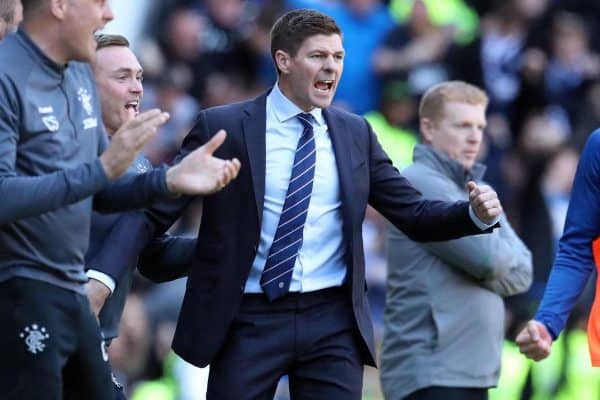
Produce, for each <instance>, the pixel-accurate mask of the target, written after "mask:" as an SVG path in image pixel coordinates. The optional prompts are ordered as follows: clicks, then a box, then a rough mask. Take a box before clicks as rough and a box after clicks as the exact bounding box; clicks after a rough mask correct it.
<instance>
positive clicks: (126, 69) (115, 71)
mask: <svg viewBox="0 0 600 400" xmlns="http://www.w3.org/2000/svg"><path fill="white" fill-rule="evenodd" d="M134 71H135V70H134V69H133V68H125V67H123V68H118V69H116V70H114V71H113V74H118V73H121V72H127V73H129V72H134ZM142 73H144V69H143V68H140V69H139V71H137V72H136V75H137V74H142Z"/></svg>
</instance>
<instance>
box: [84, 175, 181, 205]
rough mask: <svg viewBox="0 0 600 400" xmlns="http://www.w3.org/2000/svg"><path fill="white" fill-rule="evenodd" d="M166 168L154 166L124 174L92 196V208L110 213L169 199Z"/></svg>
mask: <svg viewBox="0 0 600 400" xmlns="http://www.w3.org/2000/svg"><path fill="white" fill-rule="evenodd" d="M166 172H167V168H166V167H163V168H156V169H153V170H150V171H149V172H146V173H144V174H126V175H124V176H122V177H121V178H119V179H117V180H116V181H114V182H111V183H110V184H109V185H107V186H106V188H105V189H104V190H102V191H101V192H99V193H97V194H96V195H95V196H94V210H96V211H99V212H103V213H111V212H118V211H127V210H132V209H136V208H142V207H146V206H150V205H152V203H153V202H154V201H157V200H162V199H165V200H167V199H169V198H171V196H172V195H171V193H170V192H169V189H168V187H167V179H166Z"/></svg>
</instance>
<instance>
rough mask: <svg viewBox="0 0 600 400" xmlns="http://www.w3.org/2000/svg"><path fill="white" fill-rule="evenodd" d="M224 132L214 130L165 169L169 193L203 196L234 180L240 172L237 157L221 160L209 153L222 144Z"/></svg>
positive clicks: (224, 136)
mask: <svg viewBox="0 0 600 400" xmlns="http://www.w3.org/2000/svg"><path fill="white" fill-rule="evenodd" d="M226 136H227V134H226V133H225V131H224V130H220V131H219V132H217V134H216V135H215V136H213V137H212V138H211V139H210V140H209V141H208V142H206V143H205V144H204V145H203V146H201V147H199V148H197V149H196V150H194V151H193V152H191V153H190V154H188V155H187V156H185V157H184V158H183V160H181V162H179V163H178V164H177V165H175V166H173V167H171V168H169V170H168V171H167V186H168V187H169V190H170V191H171V193H173V194H189V195H207V194H211V193H215V192H217V191H219V190H221V189H223V188H224V187H225V186H227V185H228V184H229V182H231V181H232V180H234V179H235V178H236V177H237V175H238V173H239V171H240V161H239V160H238V159H237V158H234V159H232V160H222V159H220V158H217V157H214V156H213V153H214V152H215V151H216V150H217V149H218V148H219V146H221V145H222V144H223V142H224V141H225V138H226Z"/></svg>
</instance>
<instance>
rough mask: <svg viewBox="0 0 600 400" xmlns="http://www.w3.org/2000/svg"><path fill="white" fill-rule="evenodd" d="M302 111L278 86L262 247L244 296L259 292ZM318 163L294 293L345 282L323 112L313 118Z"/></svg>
mask: <svg viewBox="0 0 600 400" xmlns="http://www.w3.org/2000/svg"><path fill="white" fill-rule="evenodd" d="M302 112H303V111H302V110H301V109H300V108H298V106H296V105H295V104H294V103H292V102H291V101H290V100H289V99H288V98H286V97H285V96H284V95H283V93H281V90H279V86H278V85H277V84H276V85H275V86H274V88H273V90H272V91H271V93H269V95H268V96H267V115H266V118H267V121H266V122H267V125H266V127H267V130H266V133H265V134H266V168H265V171H266V175H265V199H264V207H263V215H262V225H261V232H260V243H259V246H258V251H257V254H256V258H255V259H254V262H253V264H252V269H251V271H250V276H249V278H248V280H247V282H246V287H245V292H246V293H259V292H262V288H261V287H260V276H261V274H262V271H263V268H264V266H265V263H266V260H267V257H268V255H269V249H270V248H271V243H272V242H273V237H274V236H275V232H276V230H277V225H278V223H279V216H280V215H281V210H282V208H283V203H284V200H285V197H286V193H287V188H288V184H289V180H290V176H291V174H292V164H293V162H294V156H295V153H296V146H297V144H298V140H299V139H300V136H301V135H302V131H303V127H302V124H301V123H300V121H299V120H298V119H297V118H296V115H298V114H300V113H302ZM310 113H311V114H312V116H313V117H314V120H315V122H313V132H314V136H315V147H316V153H317V160H316V164H315V178H314V182H313V191H312V195H311V198H310V203H309V206H308V214H307V216H306V223H305V224H304V231H303V236H304V238H303V241H302V247H300V251H299V253H298V257H297V258H296V263H295V265H294V273H293V275H292V282H291V284H290V291H292V292H311V291H315V290H319V289H324V288H329V287H334V286H341V285H342V284H343V282H344V278H345V277H346V264H345V263H344V237H343V232H342V202H341V197H340V182H339V175H338V169H337V165H336V162H335V155H334V153H333V147H332V145H331V138H330V137H329V132H328V129H327V124H326V123H325V119H324V118H323V114H322V110H321V109H319V108H315V109H313V110H312V111H311V112H310Z"/></svg>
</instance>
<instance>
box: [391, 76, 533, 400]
mask: <svg viewBox="0 0 600 400" xmlns="http://www.w3.org/2000/svg"><path fill="white" fill-rule="evenodd" d="M487 104H488V97H487V95H486V94H485V93H484V92H483V91H482V90H480V89H479V88H477V87H475V86H473V85H470V84H468V83H465V82H460V81H451V82H444V83H441V84H439V85H437V86H434V87H432V88H431V89H429V90H428V91H427V92H426V93H425V95H424V96H423V98H422V100H421V104H420V108H419V116H420V130H421V134H422V136H423V141H424V144H422V145H417V146H416V147H415V151H414V155H413V159H414V163H413V164H412V165H411V166H409V167H408V168H406V169H405V170H404V171H403V175H404V176H405V177H406V178H407V179H408V180H409V181H410V182H411V183H412V184H413V185H414V187H415V188H416V189H418V190H419V191H420V192H421V193H423V195H424V196H426V197H428V198H432V199H436V200H445V201H459V200H466V199H468V198H469V192H468V189H467V182H469V181H474V182H477V184H479V185H481V184H483V182H482V178H483V174H484V172H485V167H484V166H483V165H482V164H479V163H478V162H477V156H478V154H479V148H480V145H481V141H482V138H483V131H484V129H485V126H486V117H485V110H486V107H487ZM388 237H389V238H388V246H387V249H388V279H387V290H386V307H385V318H384V323H385V329H384V337H383V347H382V357H381V360H382V365H381V383H382V388H383V392H384V394H385V397H386V398H387V399H394V400H397V399H406V400H439V399H444V400H485V399H487V389H488V388H490V387H493V386H496V384H497V382H498V377H499V372H500V358H501V352H502V344H503V339H504V303H503V300H502V297H504V296H510V295H513V294H517V293H521V292H524V291H525V290H527V288H528V287H529V285H530V284H531V277H532V266H531V253H530V252H529V250H528V249H527V248H526V247H525V245H524V244H523V242H522V241H521V240H520V239H519V238H518V237H517V235H516V234H515V232H514V231H513V229H512V228H511V226H510V224H509V223H508V220H507V219H506V217H505V216H504V215H502V216H501V218H500V227H499V228H497V229H496V230H494V232H492V233H490V234H489V235H477V236H468V237H463V238H460V239H455V240H449V241H444V242H428V243H417V242H415V241H414V240H412V239H410V238H409V237H408V236H406V235H405V234H404V233H402V232H401V231H399V230H397V229H396V228H394V227H390V229H389V235H388Z"/></svg>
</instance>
